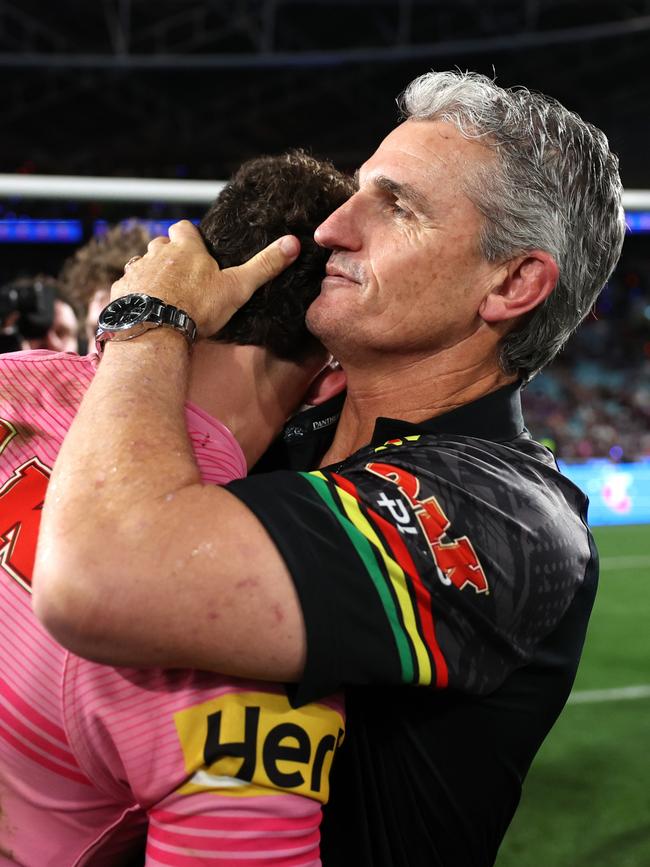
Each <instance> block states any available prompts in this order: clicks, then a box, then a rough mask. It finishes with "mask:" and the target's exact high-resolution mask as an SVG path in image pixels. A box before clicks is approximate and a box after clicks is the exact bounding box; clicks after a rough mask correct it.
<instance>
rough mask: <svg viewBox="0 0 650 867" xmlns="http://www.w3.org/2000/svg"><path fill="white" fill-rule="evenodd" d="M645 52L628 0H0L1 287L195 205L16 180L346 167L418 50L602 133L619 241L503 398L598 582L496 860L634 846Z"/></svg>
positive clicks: (646, 853)
mask: <svg viewBox="0 0 650 867" xmlns="http://www.w3.org/2000/svg"><path fill="white" fill-rule="evenodd" d="M649 49H650V2H648V0H625V2H622V0H616V2H608V0H593V2H586V0H585V2H582V0H521V2H511V0H385V2H370V0H366V2H363V0H348V2H342V0H341V2H328V0H203V2H194V0H156V2H153V0H104V2H101V3H99V2H97V3H83V4H82V3H78V2H74V0H57V2H56V3H51V2H39V0H20V2H10V0H3V2H0V68H1V75H2V82H3V85H2V103H1V104H2V121H3V123H2V129H3V133H2V139H1V140H0V172H2V173H4V174H3V175H2V177H0V282H6V281H8V280H10V279H13V278H14V277H18V276H23V275H33V274H35V273H37V272H46V273H50V274H53V275H56V274H57V272H58V270H59V268H60V267H61V264H62V263H63V261H64V259H65V258H66V257H67V256H69V255H70V253H71V252H73V251H74V249H75V248H76V247H77V246H78V245H79V244H80V243H82V242H83V241H85V240H87V239H88V238H90V237H91V236H92V234H93V233H95V232H98V231H102V230H103V228H104V227H105V225H106V223H113V222H116V221H119V220H123V219H127V218H130V217H137V218H140V219H145V220H150V221H152V222H154V223H157V224H159V225H160V226H161V227H164V225H165V224H166V221H170V220H174V219H178V218H180V217H188V218H196V217H198V216H199V215H200V214H201V212H202V209H203V206H202V205H201V204H200V203H199V202H190V201H175V202H172V201H170V200H169V198H168V197H166V196H164V195H160V196H158V195H155V196H154V197H153V198H151V197H145V196H144V195H143V196H142V198H141V200H139V201H138V200H137V199H135V200H133V199H132V200H131V201H128V202H125V201H123V200H122V201H120V200H119V198H117V197H116V196H115V194H113V195H110V196H107V195H106V194H102V195H98V194H93V193H88V192H86V193H85V194H83V195H81V194H74V195H72V194H69V195H63V196H61V195H60V194H59V195H56V196H54V195H52V194H46V193H44V192H41V193H38V194H34V193H30V194H26V193H25V192H24V191H23V192H16V187H15V181H16V180H17V179H18V180H19V181H21V180H22V181H30V180H31V181H34V180H36V179H37V177H38V176H40V175H49V176H52V175H54V176H60V175H76V176H108V177H111V178H116V177H129V178H164V179H170V180H178V181H180V180H184V179H193V180H209V181H214V180H217V179H221V178H225V177H227V176H228V175H229V174H230V172H231V171H232V170H233V169H234V168H236V166H237V165H238V164H239V163H240V162H241V161H242V160H243V159H246V158H248V157H250V156H254V155H257V154H260V153H278V152H280V151H282V150H285V149H287V148H289V147H295V146H302V147H305V148H307V149H308V150H310V151H312V152H313V153H314V154H315V155H317V156H327V157H329V158H331V159H332V160H333V161H334V162H335V163H336V164H337V166H338V167H339V168H341V169H344V170H350V171H351V170H354V169H355V168H356V167H357V166H358V165H359V164H360V163H361V162H362V161H363V160H364V158H365V157H366V156H368V154H369V153H371V151H372V150H373V148H374V147H375V146H376V145H377V143H378V141H379V140H380V138H381V137H383V135H385V134H386V133H387V132H388V131H389V130H390V129H391V127H392V126H394V124H395V122H396V120H397V109H396V106H395V103H394V97H395V96H396V95H397V93H398V92H399V91H400V90H401V89H402V88H403V87H404V85H405V84H406V83H407V82H408V81H409V80H410V79H411V78H413V77H414V76H415V75H417V74H419V73H420V72H422V71H426V70H427V69H430V68H436V69H444V68H451V67H456V66H457V67H460V68H462V69H473V70H476V71H479V72H484V73H486V74H488V75H491V76H493V75H494V76H496V78H497V81H498V83H500V84H501V85H503V86H511V85H518V84H525V85H526V86H528V87H530V88H533V89H538V90H542V91H545V92H547V93H550V94H551V95H553V96H555V97H557V98H558V99H559V100H560V101H562V102H563V103H564V104H566V105H567V106H568V107H570V108H571V109H574V110H575V111H577V112H578V113H580V114H581V115H583V116H584V117H585V118H586V119H588V120H590V121H592V122H593V123H595V124H596V125H598V126H600V127H601V128H602V129H603V130H605V132H606V133H607V135H608V136H609V138H610V142H611V144H612V147H613V149H614V150H615V151H616V152H617V153H618V154H619V156H620V159H621V174H622V178H623V183H624V186H625V188H626V191H627V193H628V198H627V201H628V202H629V203H630V204H629V206H628V207H627V209H626V211H627V218H628V225H629V227H630V232H629V234H628V237H627V240H626V243H625V248H624V252H623V257H622V259H621V263H620V265H619V267H618V268H617V271H616V272H615V274H614V276H613V278H612V280H611V281H610V283H609V285H608V287H607V288H606V290H605V292H604V293H603V296H602V298H601V300H600V302H599V303H598V306H597V309H596V311H595V312H594V315H593V316H591V317H589V319H588V320H587V322H586V323H585V324H584V325H583V327H582V328H581V329H580V330H579V332H578V333H577V334H576V335H575V337H574V338H573V339H572V341H571V342H570V344H569V346H568V347H567V349H566V350H565V352H563V354H562V356H561V357H560V359H559V360H558V361H557V362H555V363H554V364H553V365H552V366H551V367H550V368H549V370H548V371H547V372H546V373H544V374H543V375H542V376H540V377H539V378H538V379H536V380H535V381H534V382H533V383H532V384H531V385H530V386H529V388H528V389H527V391H526V396H525V400H526V406H527V419H528V423H529V427H530V428H531V429H532V431H533V433H534V434H535V435H536V436H537V437H540V438H544V439H545V440H546V441H547V442H548V443H549V444H550V445H551V446H552V447H553V448H554V449H555V450H556V452H557V454H558V456H559V458H560V459H561V460H562V461H563V463H564V466H565V469H566V472H567V473H568V474H569V475H570V476H571V477H573V478H574V479H576V481H578V483H579V484H580V485H581V487H583V489H585V490H586V491H587V493H588V494H589V496H590V499H591V504H592V506H591V520H592V523H593V524H594V525H595V533H596V536H597V540H598V542H599V546H600V549H601V557H602V574H601V589H600V593H599V597H598V600H597V604H596V609H595V613H594V617H593V619H592V625H591V627H590V633H589V637H588V643H587V647H586V650H585V656H584V659H583V663H582V667H581V670H580V673H579V676H578V681H577V683H576V686H575V689H574V693H573V695H572V699H571V701H570V704H569V706H568V707H567V708H566V710H565V712H564V714H563V716H562V717H561V719H560V722H559V723H558V725H557V727H556V729H555V730H554V732H553V733H552V735H551V736H550V738H549V740H548V741H547V743H546V744H545V746H544V747H543V749H542V751H541V753H540V755H539V756H538V758H537V760H536V762H535V765H534V767H533V769H532V771H531V774H530V776H529V778H528V781H527V784H526V786H525V790H524V798H523V803H522V806H521V809H520V810H519V813H518V814H517V816H516V817H515V820H514V822H513V826H512V828H511V830H510V832H509V834H508V836H507V838H506V841H505V843H504V846H503V848H502V852H501V854H500V857H499V861H498V867H515V865H517V867H542V865H544V867H547V865H548V867H582V865H584V867H586V865H590V867H647V865H648V864H650V818H649V817H650V787H649V786H648V782H647V781H648V778H649V777H650V759H649V758H648V751H647V749H646V738H647V734H648V729H649V724H650V633H649V631H648V629H647V614H646V613H645V612H647V611H648V609H649V606H650V527H648V523H650V193H648V194H645V195H634V194H633V193H632V192H631V191H635V190H641V191H642V190H645V189H646V188H649V187H650V167H649V164H648V154H649V153H650V98H649V97H650V76H648V71H647V65H648V61H649V58H650V50H649ZM18 176H20V177H18ZM113 186H114V187H115V186H116V184H115V183H113ZM160 189H162V186H161V187H160ZM646 211H647V213H646Z"/></svg>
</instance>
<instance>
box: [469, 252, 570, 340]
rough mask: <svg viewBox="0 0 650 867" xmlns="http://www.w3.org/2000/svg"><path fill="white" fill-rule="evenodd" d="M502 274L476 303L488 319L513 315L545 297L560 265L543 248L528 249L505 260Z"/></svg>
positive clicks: (500, 320) (500, 319)
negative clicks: (498, 281)
mask: <svg viewBox="0 0 650 867" xmlns="http://www.w3.org/2000/svg"><path fill="white" fill-rule="evenodd" d="M506 268H507V273H506V276H505V278H504V279H503V280H502V281H501V283H499V285H498V286H496V287H495V288H494V289H493V290H492V291H491V292H490V293H489V294H488V295H486V296H485V298H484V299H483V301H482V302H481V306H480V307H479V316H480V317H481V318H482V319H483V320H484V321H485V322H489V323H498V322H504V321H506V320H508V319H516V318H517V317H519V316H523V315H524V313H528V312H529V311H530V310H533V309H534V308H535V307H539V305H540V304H541V303H542V302H543V301H545V300H546V299H547V298H548V296H549V295H550V294H551V292H552V291H553V290H554V289H555V286H556V285H557V281H558V277H559V276H560V269H559V268H558V265H557V262H556V261H555V259H554V258H553V257H552V256H551V254H550V253H547V252H546V251H545V250H531V251H529V252H527V253H523V254H522V255H521V256H518V257H517V258H516V259H513V260H512V261H511V262H508V264H507V266H506Z"/></svg>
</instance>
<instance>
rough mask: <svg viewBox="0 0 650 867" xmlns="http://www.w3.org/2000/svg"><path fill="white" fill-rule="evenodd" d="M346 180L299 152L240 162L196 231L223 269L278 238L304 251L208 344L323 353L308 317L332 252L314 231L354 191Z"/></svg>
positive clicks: (282, 354)
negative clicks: (289, 239) (290, 240)
mask: <svg viewBox="0 0 650 867" xmlns="http://www.w3.org/2000/svg"><path fill="white" fill-rule="evenodd" d="M354 190H355V187H354V182H353V181H352V179H351V178H349V177H347V176H346V175H343V174H341V172H339V171H337V169H335V168H334V166H333V165H332V164H331V163H330V162H326V161H321V160H317V159H315V158H314V157H312V156H309V155H308V154H306V153H304V152H303V151H301V150H294V151H290V152H288V153H285V154H282V155H280V156H262V157H257V158H256V159H252V160H249V161H247V162H245V163H243V164H242V166H241V167H240V168H239V170H238V171H237V172H236V174H235V175H234V176H233V178H232V180H231V181H230V182H229V183H228V184H227V185H226V187H225V188H224V189H223V190H222V192H221V193H220V194H219V197H218V198H217V199H216V201H215V202H214V204H213V205H212V206H211V208H210V210H209V211H208V212H207V214H206V215H205V216H204V218H203V219H202V220H201V224H200V230H201V234H202V235H203V239H204V241H205V243H206V245H207V247H208V249H209V250H210V252H211V254H212V255H213V256H214V257H215V258H216V259H217V261H218V262H219V264H220V265H221V267H223V268H228V267H231V266H232V265H239V264H241V263H242V262H245V261H246V260H247V259H249V258H250V257H251V256H253V255H254V254H255V253H257V252H258V251H259V250H262V249H263V248H264V247H266V246H267V244H270V243H271V241H273V240H275V239H276V238H279V237H280V236H281V235H286V234H292V235H296V236H297V237H298V238H299V239H300V244H301V253H300V256H299V257H298V259H297V260H296V262H294V263H293V265H291V266H290V267H289V268H287V270H286V271H284V272H283V273H282V274H280V275H279V276H278V277H276V278H275V279H274V280H271V281H270V282H269V283H266V284H265V285H264V286H262V288H261V289H258V291H257V292H256V293H255V294H254V295H253V296H252V298H251V299H250V300H249V301H247V303H246V304H244V306H243V307H242V308H241V309H240V310H238V311H237V312H236V313H235V315H234V316H233V317H232V319H231V320H230V321H229V322H228V323H227V324H226V325H225V326H224V327H223V328H222V329H221V330H220V331H219V332H217V334H215V335H214V336H213V337H212V338H210V339H212V340H217V341H221V342H224V343H239V344H253V345H256V346H264V347H266V348H267V349H269V350H271V352H273V353H274V355H276V356H277V357H278V358H285V359H291V360H295V361H300V360H302V359H304V358H306V357H307V356H308V355H310V354H311V353H313V352H315V351H317V349H319V348H320V344H319V343H318V341H317V340H316V338H315V337H313V335H311V334H310V333H309V331H307V328H306V326H305V312H306V310H307V308H308V307H309V305H310V304H311V302H312V301H313V300H314V298H315V297H316V296H317V295H318V293H319V291H320V282H321V280H322V278H323V276H324V273H325V262H326V261H327V258H328V256H329V250H324V249H322V248H321V247H318V245H317V244H316V243H315V241H314V238H313V234H314V229H315V228H316V226H318V225H319V223H321V222H322V221H323V220H324V219H325V218H326V217H328V216H329V215H330V214H331V213H332V211H334V210H336V208H338V207H339V205H341V204H343V202H345V201H346V199H348V198H349V197H350V196H351V195H352V193H353V192H354Z"/></svg>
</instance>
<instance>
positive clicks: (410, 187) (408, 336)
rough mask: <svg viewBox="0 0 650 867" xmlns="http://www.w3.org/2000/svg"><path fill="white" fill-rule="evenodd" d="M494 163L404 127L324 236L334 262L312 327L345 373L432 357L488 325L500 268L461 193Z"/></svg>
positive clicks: (457, 139)
mask: <svg viewBox="0 0 650 867" xmlns="http://www.w3.org/2000/svg"><path fill="white" fill-rule="evenodd" d="M490 159H492V155H491V153H490V152H489V151H488V150H487V148H485V147H484V146H483V145H481V144H479V143H478V142H474V141H468V140H467V139H464V138H463V137H462V136H461V135H460V133H458V131H457V130H456V128H455V127H454V126H452V125H451V124H448V123H444V122H440V121H415V120H409V121H406V122H405V123H404V124H402V125H401V126H399V127H397V128H396V129H395V130H393V132H391V133H390V135H389V136H388V137H387V138H385V139H384V141H383V142H382V143H381V145H380V146H379V148H378V150H377V151H376V152H375V153H374V154H373V156H372V157H370V159H369V160H368V161H367V162H366V163H365V164H364V165H363V166H362V167H361V170H360V172H359V190H358V192H357V193H355V194H354V195H353V196H352V197H351V198H350V199H349V200H348V201H347V202H346V203H345V204H344V205H342V206H341V207H340V208H339V209H338V210H337V211H335V212H334V213H333V214H332V215H331V216H330V217H329V218H328V219H327V220H326V221H325V222H324V223H322V224H321V225H320V226H319V227H318V229H317V230H316V234H315V238H316V241H317V242H318V243H319V244H321V245H322V246H324V247H329V248H331V249H332V251H333V252H332V255H331V257H330V259H329V262H328V265H327V274H328V276H326V277H325V279H324V280H323V282H322V288H321V293H320V295H319V296H318V298H317V299H316V300H315V301H314V302H313V304H312V305H311V307H310V308H309V311H308V314H307V322H308V324H309V327H310V329H311V330H312V331H313V332H314V334H316V335H317V336H318V337H320V338H321V339H322V340H323V341H324V343H325V344H326V345H327V347H328V348H329V349H330V350H331V351H332V352H334V354H335V355H336V356H337V357H339V358H340V359H341V360H342V361H343V362H344V364H345V361H346V359H351V358H353V357H354V355H355V354H356V353H359V352H361V353H366V354H367V353H368V351H370V353H371V354H372V353H376V352H382V353H386V352H397V353H400V354H403V353H407V354H413V355H424V354H430V353H431V352H432V351H436V350H439V349H442V348H444V347H446V346H450V345H455V344H457V343H459V342H460V341H462V340H465V339H467V338H468V337H470V336H471V334H472V333H473V332H474V331H475V330H477V329H478V328H480V327H481V326H482V325H483V321H482V319H481V318H480V316H479V313H478V310H479V306H480V303H481V300H482V298H483V297H484V296H485V295H486V294H487V293H488V292H489V291H490V289H492V288H493V287H494V286H495V285H497V283H498V279H497V277H496V275H497V272H498V270H499V268H498V266H497V265H495V264H493V263H492V264H491V263H488V262H486V261H485V259H484V258H483V257H482V255H481V253H480V250H479V230H480V228H481V224H482V216H481V214H480V213H479V211H478V209H477V208H476V207H475V205H474V204H473V203H472V202H471V201H470V199H469V198H468V197H467V195H466V194H465V193H464V192H463V190H464V189H465V184H467V185H471V183H472V178H473V175H472V173H473V172H474V171H475V169H476V168H477V167H478V166H480V165H481V164H482V165H485V164H486V163H487V164H488V165H489V160H490Z"/></svg>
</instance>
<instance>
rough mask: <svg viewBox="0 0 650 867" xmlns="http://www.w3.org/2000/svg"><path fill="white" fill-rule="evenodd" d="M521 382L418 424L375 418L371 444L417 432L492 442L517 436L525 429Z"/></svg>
mask: <svg viewBox="0 0 650 867" xmlns="http://www.w3.org/2000/svg"><path fill="white" fill-rule="evenodd" d="M521 385H522V383H521V382H514V383H511V384H510V385H506V386H504V387H503V388H499V389H497V390H496V391H492V392H490V393H489V394H486V395H484V396H483V397H480V398H479V399H478V400H475V401H473V402H472V403H466V404H464V405H463V406H459V407H458V408H457V409H452V410H451V411H450V412H446V413H443V414H442V415H437V416H434V417H433V418H430V419H427V420H425V421H421V422H417V424H414V423H413V422H408V421H403V420H400V419H395V418H383V417H380V418H378V419H377V421H376V422H375V430H374V432H373V435H372V440H371V445H373V446H377V445H382V444H383V443H385V442H386V441H387V440H390V439H395V438H397V437H400V436H407V435H408V434H418V433H419V434H423V433H433V434H451V435H453V434H456V435H457V436H471V437H477V438H478V439H485V440H492V441H493V442H503V441H506V440H511V439H514V438H515V437H518V436H520V435H521V434H522V433H523V431H524V417H523V414H522V411H521Z"/></svg>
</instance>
